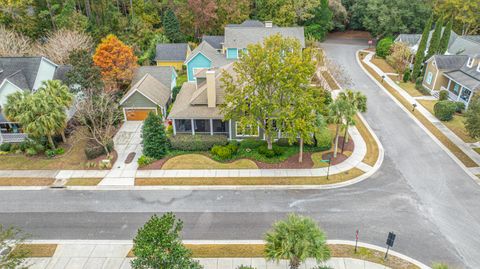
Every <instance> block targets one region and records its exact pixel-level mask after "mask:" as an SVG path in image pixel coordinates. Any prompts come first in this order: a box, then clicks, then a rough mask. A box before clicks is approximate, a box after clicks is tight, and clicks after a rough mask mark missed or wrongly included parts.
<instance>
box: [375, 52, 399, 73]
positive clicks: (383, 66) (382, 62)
mask: <svg viewBox="0 0 480 269" xmlns="http://www.w3.org/2000/svg"><path fill="white" fill-rule="evenodd" d="M372 63H373V64H375V65H376V66H378V68H380V69H381V70H382V71H383V72H385V73H397V71H395V69H393V67H391V66H390V65H389V64H388V63H387V61H385V60H384V59H382V58H378V57H377V56H373V57H372Z"/></svg>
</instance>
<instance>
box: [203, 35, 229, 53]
mask: <svg viewBox="0 0 480 269" xmlns="http://www.w3.org/2000/svg"><path fill="white" fill-rule="evenodd" d="M202 41H206V42H207V43H208V44H210V46H212V47H213V48H215V49H217V50H219V49H222V44H223V43H224V42H225V37H224V36H223V35H204V36H203V37H202Z"/></svg>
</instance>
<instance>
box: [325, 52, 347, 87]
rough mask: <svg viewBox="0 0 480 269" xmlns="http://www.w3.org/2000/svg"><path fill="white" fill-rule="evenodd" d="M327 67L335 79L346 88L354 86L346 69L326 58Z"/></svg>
mask: <svg viewBox="0 0 480 269" xmlns="http://www.w3.org/2000/svg"><path fill="white" fill-rule="evenodd" d="M325 65H326V67H327V69H328V71H330V74H331V75H332V76H333V77H334V78H335V80H336V81H337V82H338V83H339V84H340V85H341V86H342V87H344V88H348V87H350V86H351V85H352V79H351V78H350V76H349V75H348V73H347V71H346V70H345V68H344V67H343V66H342V65H340V64H338V63H336V62H334V61H332V60H330V59H328V58H325Z"/></svg>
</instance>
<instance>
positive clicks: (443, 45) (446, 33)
mask: <svg viewBox="0 0 480 269" xmlns="http://www.w3.org/2000/svg"><path fill="white" fill-rule="evenodd" d="M452 25H453V20H452V19H450V21H449V22H448V23H447V26H446V27H445V30H443V34H442V39H441V40H440V46H439V48H438V53H440V54H445V52H447V49H448V43H449V41H450V35H451V33H452Z"/></svg>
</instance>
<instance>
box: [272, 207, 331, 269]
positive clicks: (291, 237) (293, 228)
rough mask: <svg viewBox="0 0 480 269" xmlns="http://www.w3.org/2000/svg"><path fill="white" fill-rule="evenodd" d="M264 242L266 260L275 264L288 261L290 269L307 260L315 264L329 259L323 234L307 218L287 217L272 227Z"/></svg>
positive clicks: (293, 215) (295, 268)
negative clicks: (315, 261) (314, 261)
mask: <svg viewBox="0 0 480 269" xmlns="http://www.w3.org/2000/svg"><path fill="white" fill-rule="evenodd" d="M265 241H266V245H265V256H266V258H267V259H269V260H274V261H277V262H278V261H279V260H281V259H288V260H289V261H290V269H297V268H299V266H300V264H301V263H302V262H304V261H305V260H306V259H307V258H315V259H316V260H317V263H321V262H324V261H326V260H328V259H329V258H330V249H329V248H328V246H327V241H326V236H325V233H324V232H323V231H322V230H321V229H320V228H319V227H318V225H317V224H316V223H315V221H314V220H313V219H311V218H309V217H304V216H299V215H296V214H290V215H288V217H287V219H286V220H283V221H279V222H277V223H275V224H274V225H273V229H272V230H271V231H269V232H268V233H267V234H266V235H265Z"/></svg>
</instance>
